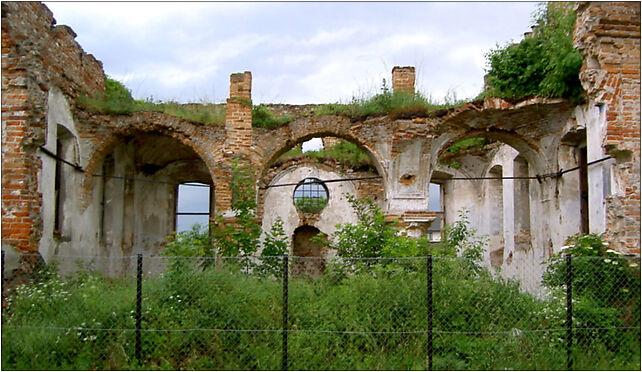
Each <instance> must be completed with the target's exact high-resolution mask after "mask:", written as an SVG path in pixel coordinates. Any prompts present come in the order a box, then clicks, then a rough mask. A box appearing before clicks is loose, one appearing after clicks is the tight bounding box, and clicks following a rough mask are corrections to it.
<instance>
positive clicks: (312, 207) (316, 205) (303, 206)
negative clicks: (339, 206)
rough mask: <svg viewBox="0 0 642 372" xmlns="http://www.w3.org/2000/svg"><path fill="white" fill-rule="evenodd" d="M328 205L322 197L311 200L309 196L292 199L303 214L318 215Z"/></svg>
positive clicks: (326, 200)
mask: <svg viewBox="0 0 642 372" xmlns="http://www.w3.org/2000/svg"><path fill="white" fill-rule="evenodd" d="M327 204H328V199H327V198H324V197H322V196H320V197H318V198H313V197H309V196H302V197H297V198H296V199H294V205H296V207H297V209H299V210H300V211H301V212H304V213H319V212H321V211H322V210H323V208H325V206H326V205H327Z"/></svg>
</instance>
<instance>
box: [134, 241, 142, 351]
mask: <svg viewBox="0 0 642 372" xmlns="http://www.w3.org/2000/svg"><path fill="white" fill-rule="evenodd" d="M142 302H143V255H142V254H141V253H139V254H138V260H137V264H136V349H135V354H136V360H137V361H138V362H139V363H140V350H141V341H140V328H141V318H142V309H141V307H142V306H141V305H142Z"/></svg>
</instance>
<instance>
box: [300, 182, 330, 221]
mask: <svg viewBox="0 0 642 372" xmlns="http://www.w3.org/2000/svg"><path fill="white" fill-rule="evenodd" d="M293 199H294V205H296V207H297V208H298V209H299V210H300V211H301V212H305V213H319V212H321V211H322V210H323V208H325V206H326V204H328V188H327V187H325V184H324V183H323V181H321V180H320V179H318V178H306V179H304V180H303V181H301V182H299V184H298V185H297V186H296V188H295V189H294V196H293Z"/></svg>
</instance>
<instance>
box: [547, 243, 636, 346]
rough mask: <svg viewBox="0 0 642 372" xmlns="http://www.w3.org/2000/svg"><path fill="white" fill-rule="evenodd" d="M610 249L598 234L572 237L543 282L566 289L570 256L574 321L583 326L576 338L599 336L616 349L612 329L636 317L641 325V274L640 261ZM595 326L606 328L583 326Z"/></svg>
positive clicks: (617, 343) (628, 323) (614, 335)
mask: <svg viewBox="0 0 642 372" xmlns="http://www.w3.org/2000/svg"><path fill="white" fill-rule="evenodd" d="M607 248H608V244H607V243H606V242H604V241H603V240H602V237H601V236H600V235H598V234H580V235H575V236H572V237H570V238H569V239H568V240H567V243H566V245H565V246H564V247H562V249H561V252H559V253H556V254H555V255H553V258H552V261H551V263H550V264H549V266H548V267H547V269H546V272H545V273H544V276H543V279H542V283H543V284H544V285H545V286H547V287H549V288H551V289H562V288H565V286H566V280H567V279H566V275H567V273H566V259H565V255H567V254H568V255H571V257H572V258H571V275H572V282H571V284H572V286H571V287H572V293H573V297H574V300H573V301H574V303H575V305H574V310H573V314H574V319H575V320H574V323H575V325H576V326H577V327H578V328H580V330H578V331H577V338H578V340H579V342H580V343H584V344H586V343H589V342H594V341H595V340H596V339H600V340H603V342H604V344H605V345H606V346H607V347H609V348H617V347H619V341H620V339H619V337H617V332H614V331H613V330H612V328H613V327H623V326H630V325H633V324H631V321H632V320H633V319H637V324H638V325H639V314H640V273H639V267H638V264H637V263H629V262H628V260H627V259H626V258H624V257H622V255H621V254H620V253H619V252H616V251H614V250H611V249H607ZM632 314H638V315H637V317H635V316H633V317H632ZM595 327H601V328H607V330H605V331H600V332H598V331H595V330H582V329H581V328H595ZM609 328H611V330H608V329H609Z"/></svg>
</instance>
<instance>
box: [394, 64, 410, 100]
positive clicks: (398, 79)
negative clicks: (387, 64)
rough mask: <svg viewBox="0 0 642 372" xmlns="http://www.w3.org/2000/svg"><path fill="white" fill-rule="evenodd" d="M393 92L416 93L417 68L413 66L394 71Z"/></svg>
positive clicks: (396, 68) (397, 67) (395, 68)
mask: <svg viewBox="0 0 642 372" xmlns="http://www.w3.org/2000/svg"><path fill="white" fill-rule="evenodd" d="M392 90H393V91H395V92H406V93H412V94H414V93H415V68H414V67H412V66H405V67H399V66H395V67H393V69H392Z"/></svg>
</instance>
